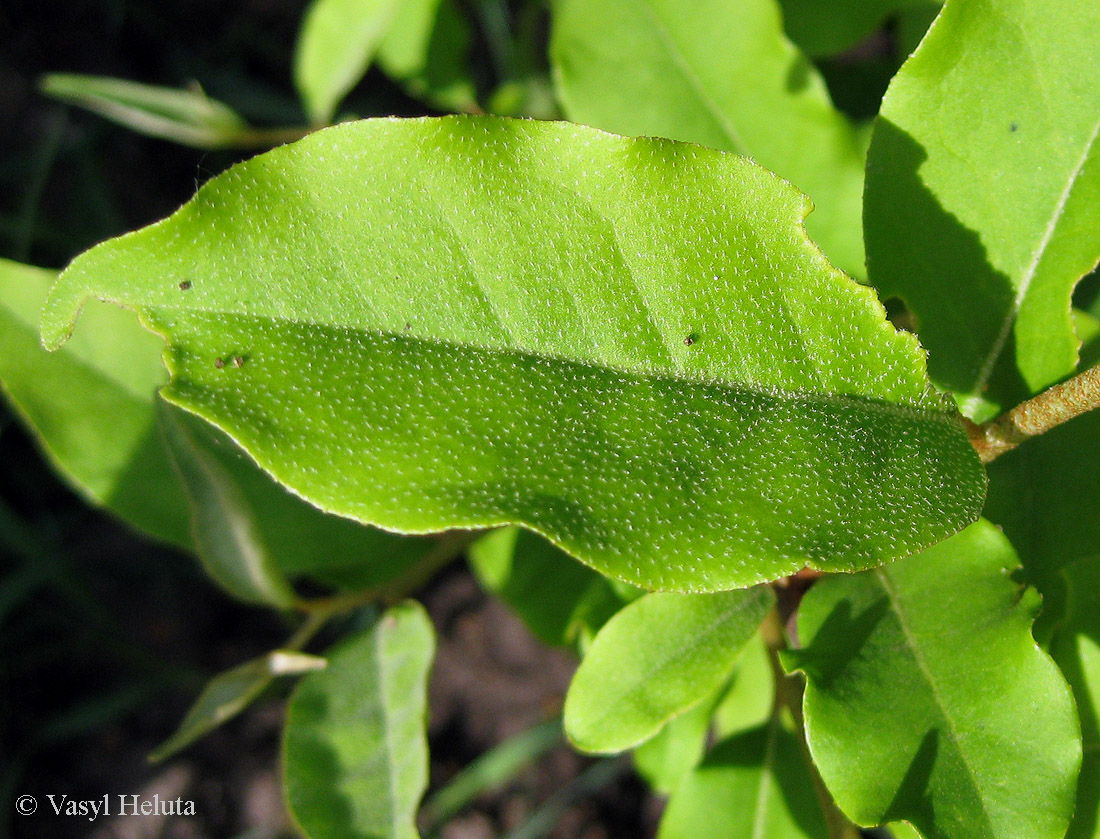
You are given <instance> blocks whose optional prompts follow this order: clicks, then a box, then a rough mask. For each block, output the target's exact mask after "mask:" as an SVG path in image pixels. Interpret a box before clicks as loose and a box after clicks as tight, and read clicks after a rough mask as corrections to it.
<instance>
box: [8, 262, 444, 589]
mask: <svg viewBox="0 0 1100 839" xmlns="http://www.w3.org/2000/svg"><path fill="white" fill-rule="evenodd" d="M55 280H56V274H54V273H53V272H49V271H41V270H39V269H35V268H29V267H27V266H23V265H19V264H17V263H14V262H7V261H3V260H0V385H2V386H3V389H4V392H5V395H6V396H7V397H8V398H9V399H10V401H11V403H12V404H13V405H14V406H15V408H16V409H17V410H18V412H19V414H20V416H21V417H22V419H23V420H24V422H25V423H26V425H27V426H28V428H30V430H31V431H32V432H33V433H34V434H35V435H36V436H37V437H38V439H39V440H40V441H41V444H42V446H43V448H44V449H45V451H46V453H47V454H48V455H49V457H50V459H51V460H52V461H53V463H54V465H55V467H56V468H57V469H58V471H60V472H61V474H62V475H64V476H65V477H66V478H67V479H68V481H69V483H71V484H72V485H73V486H74V487H75V488H76V489H78V490H79V491H80V492H82V493H83V494H84V495H85V497H87V498H88V500H89V501H91V502H93V503H95V504H98V505H103V506H105V507H107V508H108V509H110V510H111V511H112V512H113V513H115V514H116V515H119V516H121V517H122V518H123V519H125V520H126V521H128V522H130V523H131V524H133V525H134V526H136V527H138V528H140V529H141V530H143V531H145V532H146V533H149V534H151V535H153V536H155V537H157V538H159V539H163V540H165V541H168V542H171V543H173V544H176V545H179V546H181V547H185V548H192V547H193V546H194V542H193V540H192V538H191V536H190V528H191V515H190V510H189V507H188V497H187V494H186V493H185V492H184V490H183V488H182V487H181V486H180V483H179V481H178V480H177V478H176V471H175V469H174V468H173V466H172V463H171V459H170V455H169V452H168V450H167V449H166V447H165V442H164V439H163V436H162V435H161V433H160V429H159V428H158V423H157V407H156V406H157V402H158V401H159V400H157V398H156V390H157V388H159V387H160V386H161V385H163V384H164V383H165V381H166V380H167V375H166V374H165V371H164V366H163V364H162V363H161V360H160V356H161V352H162V351H163V349H164V345H163V342H162V341H161V340H160V339H158V338H157V337H156V336H154V335H151V334H150V333H149V332H148V331H146V330H145V329H143V328H142V327H141V326H140V325H139V324H138V322H137V319H136V318H135V317H134V316H133V314H132V313H130V312H126V311H123V310H121V309H119V308H117V307H115V306H104V305H101V304H94V305H89V306H88V307H87V308H86V310H85V312H84V315H83V317H82V318H81V323H80V331H79V334H77V335H76V336H74V337H73V339H72V340H71V341H70V342H69V343H67V344H66V345H65V347H64V349H62V350H61V351H60V352H56V353H48V352H45V351H44V350H43V349H42V347H41V344H40V343H39V339H38V320H39V317H40V313H41V310H42V305H43V302H44V301H45V299H46V293H47V291H48V289H49V287H50V285H51V284H53V282H54V281H55ZM177 414H178V411H177ZM178 420H179V422H185V418H178ZM187 428H188V430H189V435H190V438H191V445H192V446H193V447H194V448H195V455H196V456H197V457H200V458H202V459H205V460H207V461H208V462H210V461H216V466H215V467H214V468H216V469H217V470H218V471H219V472H220V473H221V474H222V475H223V477H224V478H226V479H228V480H229V481H230V482H231V484H232V487H231V488H228V489H226V491H227V492H230V493H232V494H234V495H237V496H240V497H243V500H244V503H245V504H246V505H247V507H249V508H250V509H252V510H254V511H262V512H260V513H257V514H256V519H255V524H256V526H257V528H258V530H259V534H258V535H259V537H260V538H261V541H262V543H263V544H264V546H265V547H266V549H267V551H269V552H270V555H271V558H272V559H273V560H274V563H275V565H276V566H277V567H278V568H279V569H281V571H282V573H283V574H285V575H287V576H290V577H296V576H302V575H310V576H313V577H315V578H316V579H318V580H322V581H325V582H329V583H332V584H334V585H338V586H341V587H349V588H358V587H362V586H369V585H377V584H379V583H382V582H385V581H387V580H389V579H391V578H392V577H393V576H395V575H397V574H400V573H401V572H402V571H403V570H404V569H406V568H408V567H409V566H410V565H411V564H413V563H415V562H416V561H417V560H419V559H420V558H421V557H422V556H423V555H424V553H425V552H426V551H427V550H428V549H429V548H430V542H428V541H426V540H424V539H416V538H409V537H400V536H396V535H394V534H391V533H385V532H383V531H380V530H376V529H374V528H367V527H362V526H359V525H357V524H355V523H354V522H350V521H347V520H345V519H340V518H337V517H335V516H330V515H325V514H323V513H321V512H320V511H319V510H317V509H316V508H315V507H312V506H310V505H309V504H306V503H305V502H303V501H302V500H301V499H299V498H296V497H295V496H293V495H291V494H289V493H288V492H286V491H285V490H284V489H283V488H282V487H280V486H279V485H278V484H276V483H275V482H274V481H272V480H271V478H269V477H268V476H267V475H266V474H264V473H263V472H262V471H261V470H260V469H257V468H256V465H255V464H254V463H253V462H252V461H251V460H250V459H249V458H248V456H247V455H245V454H244V453H243V452H241V451H240V449H239V448H238V447H237V446H236V445H234V444H233V442H232V441H231V440H230V439H228V438H227V437H226V436H225V434H223V433H222V432H219V431H217V430H216V429H214V428H212V427H210V426H208V425H207V424H205V423H198V422H190V423H187ZM222 486H223V488H225V484H223V485H222ZM238 593H240V592H238Z"/></svg>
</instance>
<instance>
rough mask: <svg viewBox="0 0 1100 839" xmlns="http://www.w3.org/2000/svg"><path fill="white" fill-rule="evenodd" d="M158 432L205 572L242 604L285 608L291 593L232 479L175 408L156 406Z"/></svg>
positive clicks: (292, 603) (292, 594)
mask: <svg viewBox="0 0 1100 839" xmlns="http://www.w3.org/2000/svg"><path fill="white" fill-rule="evenodd" d="M157 408H158V416H159V420H160V428H161V431H162V432H163V434H164V439H165V441H166V442H167V444H168V451H169V452H170V453H171V455H172V460H173V462H174V463H175V466H176V471H177V473H178V474H179V476H180V479H181V481H182V482H183V487H184V490H185V491H186V493H187V500H188V502H189V503H190V506H191V535H192V538H193V539H194V542H195V547H196V548H197V550H198V554H199V558H200V559H201V560H202V562H203V565H204V567H205V568H206V570H207V572H208V573H209V574H210V576H211V577H213V578H214V579H215V580H217V582H218V584H219V585H221V587H222V588H224V589H225V590H226V591H228V592H229V593H230V594H232V595H233V596H235V597H237V598H239V599H241V600H243V601H245V602H246V603H255V604H259V605H264V606H274V607H276V608H284V609H285V608H288V607H290V606H293V605H294V603H295V601H296V599H297V598H296V596H295V594H294V590H293V589H292V588H291V587H290V583H289V582H288V581H287V579H286V577H285V576H283V574H282V573H281V572H280V570H279V568H278V566H277V565H276V564H275V561H274V559H273V558H272V556H271V555H270V554H269V553H268V551H267V547H266V546H265V545H264V540H263V535H262V533H261V532H260V527H259V524H258V523H257V520H256V512H255V511H254V510H253V509H252V507H251V505H250V504H249V503H248V499H247V498H245V496H244V493H243V492H241V490H240V487H239V486H238V485H237V483H236V481H234V479H233V476H232V474H230V472H229V471H228V470H226V469H225V467H224V466H222V464H221V463H219V462H218V460H217V458H216V457H214V456H213V454H212V452H211V451H210V450H209V449H207V448H205V447H203V445H202V444H201V443H200V442H199V439H198V438H196V436H195V433H193V432H192V430H191V428H190V427H189V423H190V422H194V423H195V424H196V425H197V424H198V423H199V422H201V420H195V419H193V418H190V419H188V418H186V416H187V415H185V414H183V412H182V411H180V410H179V409H178V408H173V407H171V406H169V405H167V404H166V403H163V402H160V403H158V405H157Z"/></svg>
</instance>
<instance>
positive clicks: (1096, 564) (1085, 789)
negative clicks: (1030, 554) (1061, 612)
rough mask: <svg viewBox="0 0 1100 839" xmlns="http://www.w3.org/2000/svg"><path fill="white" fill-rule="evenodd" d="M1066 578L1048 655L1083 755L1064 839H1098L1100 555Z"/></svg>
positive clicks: (1077, 564) (1076, 567) (1077, 566)
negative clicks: (1062, 683) (1070, 703)
mask: <svg viewBox="0 0 1100 839" xmlns="http://www.w3.org/2000/svg"><path fill="white" fill-rule="evenodd" d="M1062 576H1063V578H1064V579H1065V581H1066V586H1067V589H1068V593H1067V598H1066V599H1067V607H1066V610H1065V611H1066V614H1065V617H1064V619H1063V621H1062V622H1061V624H1060V625H1059V626H1058V628H1057V629H1056V631H1055V634H1054V638H1053V639H1052V640H1051V644H1050V652H1051V655H1052V656H1054V660H1055V661H1056V662H1058V666H1059V667H1061V668H1062V672H1063V673H1064V674H1065V676H1066V678H1067V679H1068V680H1069V683H1070V687H1072V688H1073V696H1074V699H1075V700H1076V701H1077V711H1078V714H1079V716H1080V718H1081V740H1082V747H1083V750H1084V759H1083V761H1082V765H1081V777H1080V779H1079V781H1078V784H1077V806H1076V808H1075V809H1074V813H1073V822H1072V823H1071V824H1070V828H1069V832H1068V833H1067V834H1066V839H1095V837H1097V836H1100V554H1098V555H1096V556H1093V557H1090V558H1089V559H1084V560H1080V561H1078V562H1075V563H1073V564H1072V565H1069V566H1067V567H1066V568H1065V569H1064V570H1063V571H1062Z"/></svg>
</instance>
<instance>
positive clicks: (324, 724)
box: [283, 601, 435, 839]
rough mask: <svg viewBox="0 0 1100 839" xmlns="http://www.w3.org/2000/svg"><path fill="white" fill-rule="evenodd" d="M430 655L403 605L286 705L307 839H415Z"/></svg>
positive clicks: (287, 747) (290, 758) (332, 657)
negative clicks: (350, 837)
mask: <svg viewBox="0 0 1100 839" xmlns="http://www.w3.org/2000/svg"><path fill="white" fill-rule="evenodd" d="M434 649H435V638H434V632H433V630H432V625H431V622H430V621H429V620H428V616H427V615H426V614H425V613H424V610H423V608H421V606H420V605H419V604H417V603H415V602H413V601H407V602H405V603H402V604H400V605H398V606H394V607H393V608H391V609H389V610H388V611H386V612H385V613H384V614H383V615H382V617H381V618H379V620H378V622H377V623H376V624H375V625H374V627H373V628H371V629H370V630H369V631H367V632H362V633H359V634H358V635H354V636H352V637H351V638H348V639H347V640H345V641H344V642H342V643H341V644H339V645H338V646H337V647H336V648H334V649H333V650H332V651H331V653H330V654H329V655H328V659H329V666H328V667H327V668H325V669H324V670H320V671H318V672H316V673H312V674H310V675H309V676H307V677H306V678H305V679H303V680H302V682H301V684H299V685H298V688H297V690H295V692H294V695H293V696H292V697H291V700H290V706H289V708H288V709H287V722H286V732H285V735H284V741H283V765H284V773H285V782H286V794H287V803H288V805H289V807H290V812H291V814H292V815H293V816H294V819H295V821H296V822H297V823H298V825H299V826H300V827H301V828H302V830H303V831H304V832H305V834H306V835H307V836H308V837H310V839H344V838H345V837H348V836H365V837H371V838H372V839H374V838H375V837H377V839H412V838H413V837H416V836H417V832H416V827H415V823H414V822H415V817H416V809H417V806H418V805H419V803H420V797H421V795H423V794H424V789H425V788H426V787H427V784H428V741H427V735H426V733H425V726H426V720H427V689H428V674H429V670H430V668H431V663H432V656H433V654H434Z"/></svg>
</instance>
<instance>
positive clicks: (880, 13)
mask: <svg viewBox="0 0 1100 839" xmlns="http://www.w3.org/2000/svg"><path fill="white" fill-rule="evenodd" d="M780 5H781V6H782V9H783V24H784V29H786V31H787V35H788V36H789V37H790V39H791V40H792V41H794V42H795V43H796V44H798V46H799V47H801V48H802V50H803V51H805V52H806V53H807V54H809V55H812V56H825V55H835V54H836V53H838V52H842V51H843V50H846V49H848V48H849V47H853V46H855V45H856V44H857V43H858V42H859V41H860V40H861V39H863V38H866V37H867V36H868V35H870V34H871V33H872V32H873V31H874V30H875V29H876V28H878V27H879V26H880V25H881V24H882V23H883V21H885V20H886V19H887V18H888V17H889V16H890V15H892V14H894V13H895V12H898V11H901V10H903V9H913V8H925V7H932V8H935V7H937V6H938V5H939V4H938V3H936V2H935V1H934V0H932V2H929V0H830V2H828V3H822V2H821V0H780Z"/></svg>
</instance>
